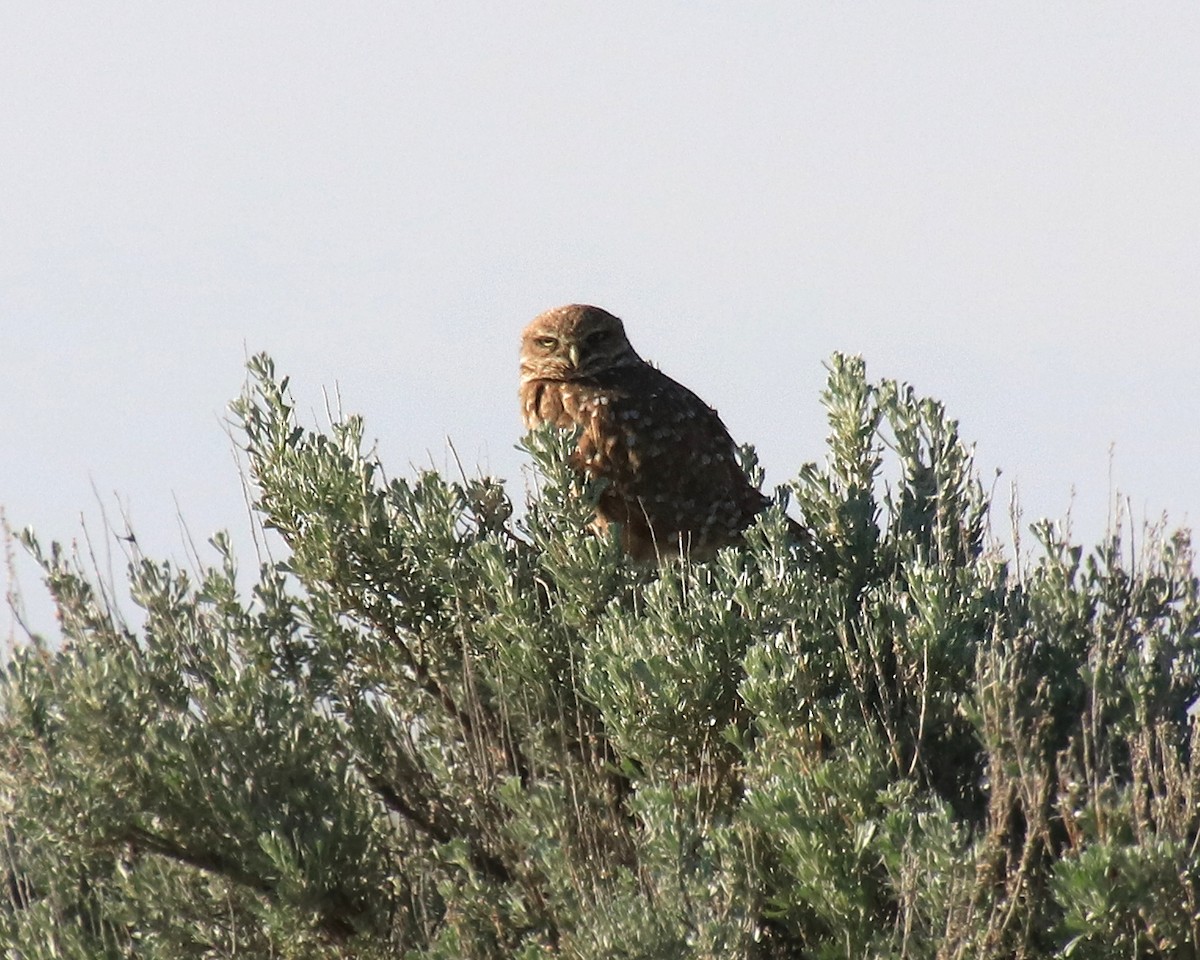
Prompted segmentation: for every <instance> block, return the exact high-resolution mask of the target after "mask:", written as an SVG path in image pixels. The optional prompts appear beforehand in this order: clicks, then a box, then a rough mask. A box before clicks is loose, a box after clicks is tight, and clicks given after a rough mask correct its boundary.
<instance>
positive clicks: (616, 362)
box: [520, 304, 769, 560]
mask: <svg viewBox="0 0 1200 960" xmlns="http://www.w3.org/2000/svg"><path fill="white" fill-rule="evenodd" d="M520 397H521V412H522V416H523V418H524V421H525V426H526V428H528V429H533V428H534V427H536V426H538V425H539V424H542V423H545V422H550V423H554V424H557V425H558V426H560V427H564V428H573V427H576V426H578V427H581V428H582V433H581V435H580V438H579V443H578V446H577V448H576V450H575V453H574V460H573V462H574V465H575V466H576V467H577V468H578V469H580V470H582V471H584V472H585V473H587V474H589V475H590V476H594V477H604V478H605V479H607V480H608V484H607V485H606V486H605V488H604V490H603V491H602V493H601V495H600V501H599V504H598V505H597V525H598V526H600V527H601V528H603V527H606V526H607V525H608V524H612V523H618V524H620V525H621V538H622V544H623V546H624V547H625V550H626V551H627V552H628V553H629V555H630V556H631V557H633V558H635V559H638V560H648V559H653V558H656V557H665V556H677V555H679V553H680V551H681V550H682V551H684V552H687V553H690V554H691V555H692V556H696V557H706V556H710V555H711V554H712V553H713V552H714V551H715V550H716V549H718V548H719V547H722V546H725V545H727V544H730V543H735V542H737V540H738V539H739V536H740V534H741V532H742V531H743V530H744V529H745V528H746V526H748V525H749V524H750V522H751V521H752V520H753V519H754V517H755V515H756V514H758V513H759V512H760V511H761V510H762V509H763V508H764V507H765V506H766V505H767V504H768V502H769V501H768V499H767V498H766V497H765V496H763V494H762V493H760V492H759V491H758V490H757V489H756V488H755V487H754V486H752V485H751V484H750V482H749V481H748V480H747V479H746V476H745V474H744V473H743V472H742V470H741V467H740V466H739V464H738V461H737V456H736V452H735V447H734V443H733V440H732V438H731V437H730V435H729V431H728V430H726V429H725V425H724V424H723V423H722V422H721V418H720V417H719V416H717V411H716V410H714V409H713V408H712V407H710V406H708V405H707V404H706V403H705V402H704V401H703V400H701V399H700V398H699V397H697V396H696V395H695V394H694V393H692V391H691V390H689V389H688V388H687V387H685V386H683V385H682V384H680V383H676V382H675V381H674V380H672V379H671V378H670V377H668V376H667V375H666V374H664V373H662V372H661V371H659V370H658V369H656V368H655V367H653V366H651V365H650V364H649V363H647V362H646V361H644V360H643V359H642V358H641V357H640V356H638V354H637V352H636V351H635V350H634V349H633V347H632V346H631V345H630V343H629V340H628V339H627V338H626V336H625V328H624V326H623V325H622V323H621V321H620V320H618V319H617V318H616V317H614V316H613V315H612V314H610V313H608V312H606V311H604V310H601V309H600V308H599V307H591V306H584V305H580V304H572V305H570V306H565V307H558V308H557V309H554V310H549V311H547V312H546V313H543V314H541V315H540V316H538V317H535V318H534V320H533V321H532V322H531V323H530V324H529V326H527V327H526V328H525V330H524V332H523V334H522V336H521V389H520Z"/></svg>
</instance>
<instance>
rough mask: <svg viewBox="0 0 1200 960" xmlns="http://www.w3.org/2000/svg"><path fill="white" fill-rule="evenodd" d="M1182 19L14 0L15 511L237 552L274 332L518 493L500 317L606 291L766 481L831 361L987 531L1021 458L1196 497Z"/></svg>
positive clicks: (1087, 536) (289, 352)
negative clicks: (896, 385) (851, 375)
mask: <svg viewBox="0 0 1200 960" xmlns="http://www.w3.org/2000/svg"><path fill="white" fill-rule="evenodd" d="M1197 50H1200V6H1197V5H1196V4H1195V3H1191V2H1188V3H1183V2H1158V3H1154V4H1139V3H1108V2H1103V0H1094V2H1074V3H1072V2H1063V3H1055V4H1047V3H1045V2H1020V0H1006V2H1003V3H1000V2H981V3H971V4H963V3H942V2H921V3H910V2H902V0H890V2H887V3H878V2H875V3H871V2H864V3H855V4H833V3H803V2H795V0H793V2H787V3H771V2H758V3H733V2H726V3H716V2H690V3H681V2H646V0H637V2H626V0H608V2H605V3H603V4H601V3H587V4H584V3H574V2H557V0H556V2H550V0H545V2H527V0H509V2H506V3H504V4H481V3H456V2H448V0H436V2H427V0H410V2H403V3H395V2H393V3H383V2H354V0H351V2H342V3H337V4H334V3H311V2H303V0H292V2H288V3H282V2H274V0H263V2H257V3H246V2H244V0H238V2H227V0H206V2H205V3H189V2H180V3H171V4H164V3H160V2H149V0H127V2H122V3H115V2H109V3H79V2H66V3H61V4H58V3H56V4H48V3H22V4H18V3H9V4H5V5H3V7H0V171H2V172H3V188H2V189H0V506H2V507H3V510H4V512H5V516H6V518H7V521H8V523H9V524H10V525H11V526H13V527H15V528H22V527H25V526H32V527H33V528H34V529H35V530H36V531H37V532H38V534H39V536H40V537H41V539H42V540H43V541H44V542H45V541H50V540H60V541H63V542H64V543H70V542H72V541H76V540H78V539H79V538H80V536H81V531H82V530H83V529H84V527H85V526H86V529H87V530H88V531H89V534H90V536H91V538H92V541H93V547H94V548H95V549H97V550H98V553H99V555H100V556H101V557H104V556H105V555H106V554H107V553H108V552H109V551H110V550H112V549H115V547H114V540H113V537H112V533H111V532H109V531H108V530H107V529H106V527H105V524H106V522H107V524H108V525H109V526H111V527H116V528H120V527H122V525H123V521H122V520H121V516H122V514H126V515H128V517H129V518H130V519H131V521H132V524H133V528H134V530H135V531H136V533H137V536H138V541H139V543H140V544H141V546H142V548H143V549H144V550H145V551H146V553H148V554H149V555H151V556H154V557H160V558H173V559H176V560H179V561H180V562H184V561H185V559H186V549H185V547H184V542H185V541H184V538H185V533H184V526H186V530H187V532H188V534H189V535H190V536H191V538H192V539H193V540H195V541H196V542H198V543H200V544H203V543H204V541H205V540H206V538H207V537H208V536H210V535H211V534H212V533H213V532H215V531H217V530H222V529H227V530H229V531H231V533H232V534H233V535H234V541H235V543H238V544H242V545H243V547H244V549H243V551H242V552H243V553H244V554H245V556H244V558H243V559H244V562H245V565H247V566H250V565H252V562H253V556H252V554H251V553H250V551H249V549H248V547H247V546H246V545H248V544H249V538H248V534H247V531H248V529H249V526H248V521H247V517H246V507H245V504H244V501H243V493H242V486H241V481H240V479H239V475H238V470H237V466H236V462H235V458H234V455H233V440H231V438H230V436H229V433H228V426H227V420H228V414H227V405H228V402H229V401H230V400H231V399H233V398H234V397H235V396H237V394H238V393H239V392H240V390H241V388H242V385H243V383H244V363H245V359H246V357H247V356H248V355H249V354H253V353H256V352H259V351H266V352H267V353H269V354H270V355H271V356H272V357H274V359H275V361H276V363H277V365H278V367H279V369H280V371H281V372H283V373H287V374H290V376H291V377H292V384H293V389H294V392H295V394H296V398H297V400H298V402H299V407H300V410H301V412H302V415H303V417H304V419H305V421H306V422H307V423H309V424H316V423H319V422H320V421H321V420H322V418H323V412H322V411H323V409H324V399H323V391H329V392H333V391H337V392H338V393H340V396H341V401H342V405H343V408H344V409H345V410H346V411H347V412H357V413H361V414H362V415H363V416H364V417H365V418H366V432H367V436H368V438H369V439H370V440H372V441H374V442H376V443H377V447H378V451H379V454H380V456H381V458H382V459H383V461H384V463H385V465H386V466H387V469H388V472H389V474H391V475H396V474H403V473H405V472H409V473H411V472H415V471H416V470H417V469H420V468H422V467H428V466H431V465H432V466H434V467H437V468H438V469H454V468H453V458H452V456H451V454H450V453H449V448H448V441H451V442H452V443H453V445H454V448H455V450H456V451H457V453H458V456H459V458H460V459H461V460H462V461H463V462H464V463H465V464H466V466H467V467H468V469H473V468H475V467H477V468H478V469H479V470H480V471H482V472H486V473H490V474H493V475H497V476H501V477H504V478H505V479H506V480H508V481H509V483H510V485H511V489H512V491H513V493H514V494H515V495H516V496H518V497H520V496H522V489H523V487H524V481H523V479H522V473H523V470H524V464H525V459H524V457H523V455H522V454H520V453H519V452H518V451H517V450H516V449H515V443H516V441H517V440H518V438H519V437H520V435H521V426H520V419H519V415H518V408H517V403H516V386H517V367H516V351H517V342H518V335H519V332H520V329H521V327H522V326H523V325H524V324H525V323H526V322H527V321H528V319H529V318H531V317H532V316H533V315H534V314H536V313H538V312H540V311H542V310H544V309H546V308H548V307H551V306H555V305H558V304H561V303H568V302H591V303H597V304H600V305H602V306H604V307H606V308H607V309H609V310H610V311H612V312H614V313H616V314H617V315H618V316H621V317H622V318H623V319H624V320H625V322H626V327H627V330H628V333H629V336H630V339H631V341H632V342H633V343H634V345H635V347H636V348H637V349H638V350H639V352H640V353H641V354H642V355H643V356H644V357H646V358H648V359H650V360H653V361H654V362H656V363H657V364H658V365H659V366H660V367H662V368H663V369H664V370H665V371H666V372H667V373H668V374H670V375H671V376H673V377H675V378H676V379H678V380H680V381H682V382H684V383H685V384H687V385H688V386H690V387H691V388H692V389H693V390H695V391H696V392H697V393H699V394H700V395H701V396H702V397H703V398H704V399H705V400H706V401H707V402H708V403H710V404H711V405H713V406H715V407H717V408H718V410H719V411H720V412H721V415H722V417H723V419H724V420H725V422H726V424H727V425H728V426H729V428H730V430H731V432H732V433H733V435H734V436H735V438H736V439H738V440H739V441H747V442H752V443H754V444H755V445H756V447H757V449H758V453H759V456H760V459H761V461H762V463H763V464H764V465H765V467H766V468H767V481H768V485H772V484H777V483H782V482H784V481H786V480H787V479H789V478H791V477H792V476H794V475H795V473H796V470H797V468H798V467H799V465H800V464H801V463H802V462H805V461H810V460H822V459H824V457H825V436H826V432H827V429H826V424H825V421H824V415H823V411H822V409H821V406H820V402H819V394H820V390H821V387H822V385H823V382H824V376H825V371H824V368H823V362H824V361H826V360H827V359H828V357H829V356H830V354H831V353H833V352H834V351H843V352H848V353H858V354H861V355H863V357H864V358H865V359H866V362H867V368H868V373H869V374H870V375H871V376H872V377H877V378H878V377H891V378H896V379H900V380H903V381H907V382H909V383H911V384H913V386H914V387H915V388H916V389H917V390H918V391H919V392H920V393H922V394H926V395H931V396H934V397H937V398H938V399H940V400H942V401H943V402H944V403H945V404H946V407H947V409H948V412H949V414H950V415H951V416H952V417H955V418H956V419H958V420H959V422H960V425H961V432H962V435H963V437H964V439H966V440H967V441H968V442H970V443H973V444H974V445H975V451H976V457H977V461H978V463H979V467H980V472H981V474H982V476H983V479H984V482H985V485H987V486H988V487H989V488H990V489H994V490H995V498H996V504H997V505H996V509H995V513H994V520H995V521H996V522H997V524H998V525H999V526H1000V527H1003V528H1007V526H1008V520H1007V515H1008V503H1009V499H1010V491H1011V489H1012V485H1014V484H1015V485H1016V489H1017V491H1018V495H1019V498H1020V502H1021V505H1022V509H1023V513H1024V521H1023V523H1024V524H1026V525H1028V523H1030V522H1032V521H1033V520H1034V519H1037V518H1038V517H1042V516H1046V517H1051V518H1055V519H1059V520H1061V519H1063V518H1065V517H1066V516H1067V515H1068V512H1069V513H1070V515H1071V517H1072V522H1073V526H1074V531H1075V534H1076V536H1077V538H1078V539H1080V540H1082V541H1083V542H1084V543H1088V544H1090V543H1094V542H1095V541H1096V540H1097V539H1098V538H1099V537H1100V536H1101V534H1102V533H1103V530H1104V528H1105V524H1106V519H1107V517H1108V516H1109V512H1110V509H1111V504H1112V503H1113V500H1114V497H1116V496H1119V497H1121V498H1123V500H1124V502H1126V503H1127V504H1128V505H1129V508H1130V509H1131V511H1132V513H1133V515H1134V517H1135V518H1136V519H1137V520H1139V521H1140V520H1142V519H1148V520H1150V521H1155V520H1158V519H1159V518H1161V517H1162V516H1164V515H1165V516H1166V517H1167V522H1168V525H1170V526H1179V525H1192V524H1194V523H1195V522H1196V520H1197V518H1200V486H1198V484H1197V477H1198V476H1200V429H1198V427H1197V422H1196V414H1195V411H1196V409H1197V406H1198V401H1200V378H1198V377H1197V370H1198V369H1200V57H1198V56H1197V55H1196V51H1197ZM997 471H999V476H998V477H997V475H996V472H997ZM201 553H202V556H205V557H206V558H207V559H212V555H211V554H205V552H204V548H203V547H202V548H201ZM118 561H119V555H118ZM7 567H8V570H7V572H5V573H4V574H2V575H0V580H2V581H3V584H5V585H7V584H8V583H9V580H10V578H11V577H13V576H15V579H16V582H17V584H18V586H19V587H20V590H21V593H22V596H23V598H24V603H25V608H26V618H27V619H28V620H29V621H31V623H32V626H33V627H34V628H35V629H41V630H49V629H50V627H51V624H52V620H49V618H48V612H47V611H48V607H47V605H46V604H45V602H44V598H43V596H42V594H43V591H42V590H41V588H40V587H39V585H38V582H37V576H36V570H34V569H33V568H32V567H31V565H30V564H29V562H28V560H27V559H26V558H24V556H23V555H22V554H21V553H20V550H19V549H17V551H16V554H15V556H14V558H13V559H12V561H11V562H10V563H9V564H8V565H7ZM13 631H14V625H13V618H12V616H11V614H8V615H0V632H2V633H3V634H4V635H6V636H11V635H12V634H13Z"/></svg>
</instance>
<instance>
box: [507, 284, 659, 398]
mask: <svg viewBox="0 0 1200 960" xmlns="http://www.w3.org/2000/svg"><path fill="white" fill-rule="evenodd" d="M641 362H642V360H641V357H639V356H638V355H637V352H636V351H635V350H634V349H633V347H632V346H630V343H629V340H628V339H627V338H626V336H625V327H624V325H623V324H622V323H621V321H620V320H618V319H617V318H616V317H614V316H613V315H612V314H611V313H609V312H608V311H607V310H601V309H600V308H599V307H590V306H587V305H586V304H580V303H572V304H568V305H567V306H565V307H555V308H554V309H553V310H547V311H546V312H545V313H542V314H538V316H536V317H534V318H533V320H532V321H531V322H530V324H529V326H527V327H526V328H525V330H524V331H523V332H522V334H521V381H522V382H527V381H530V380H582V379H585V378H587V377H593V376H595V375H596V374H598V373H601V372H603V371H606V370H611V369H612V368H614V367H620V366H624V365H626V364H631V363H641Z"/></svg>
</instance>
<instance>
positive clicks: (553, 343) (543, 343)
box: [537, 337, 558, 350]
mask: <svg viewBox="0 0 1200 960" xmlns="http://www.w3.org/2000/svg"><path fill="white" fill-rule="evenodd" d="M537 345H538V346H539V347H541V348H542V349H543V350H553V349H554V348H555V347H557V346H558V341H557V340H556V339H555V338H554V337H538V338H537Z"/></svg>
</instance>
